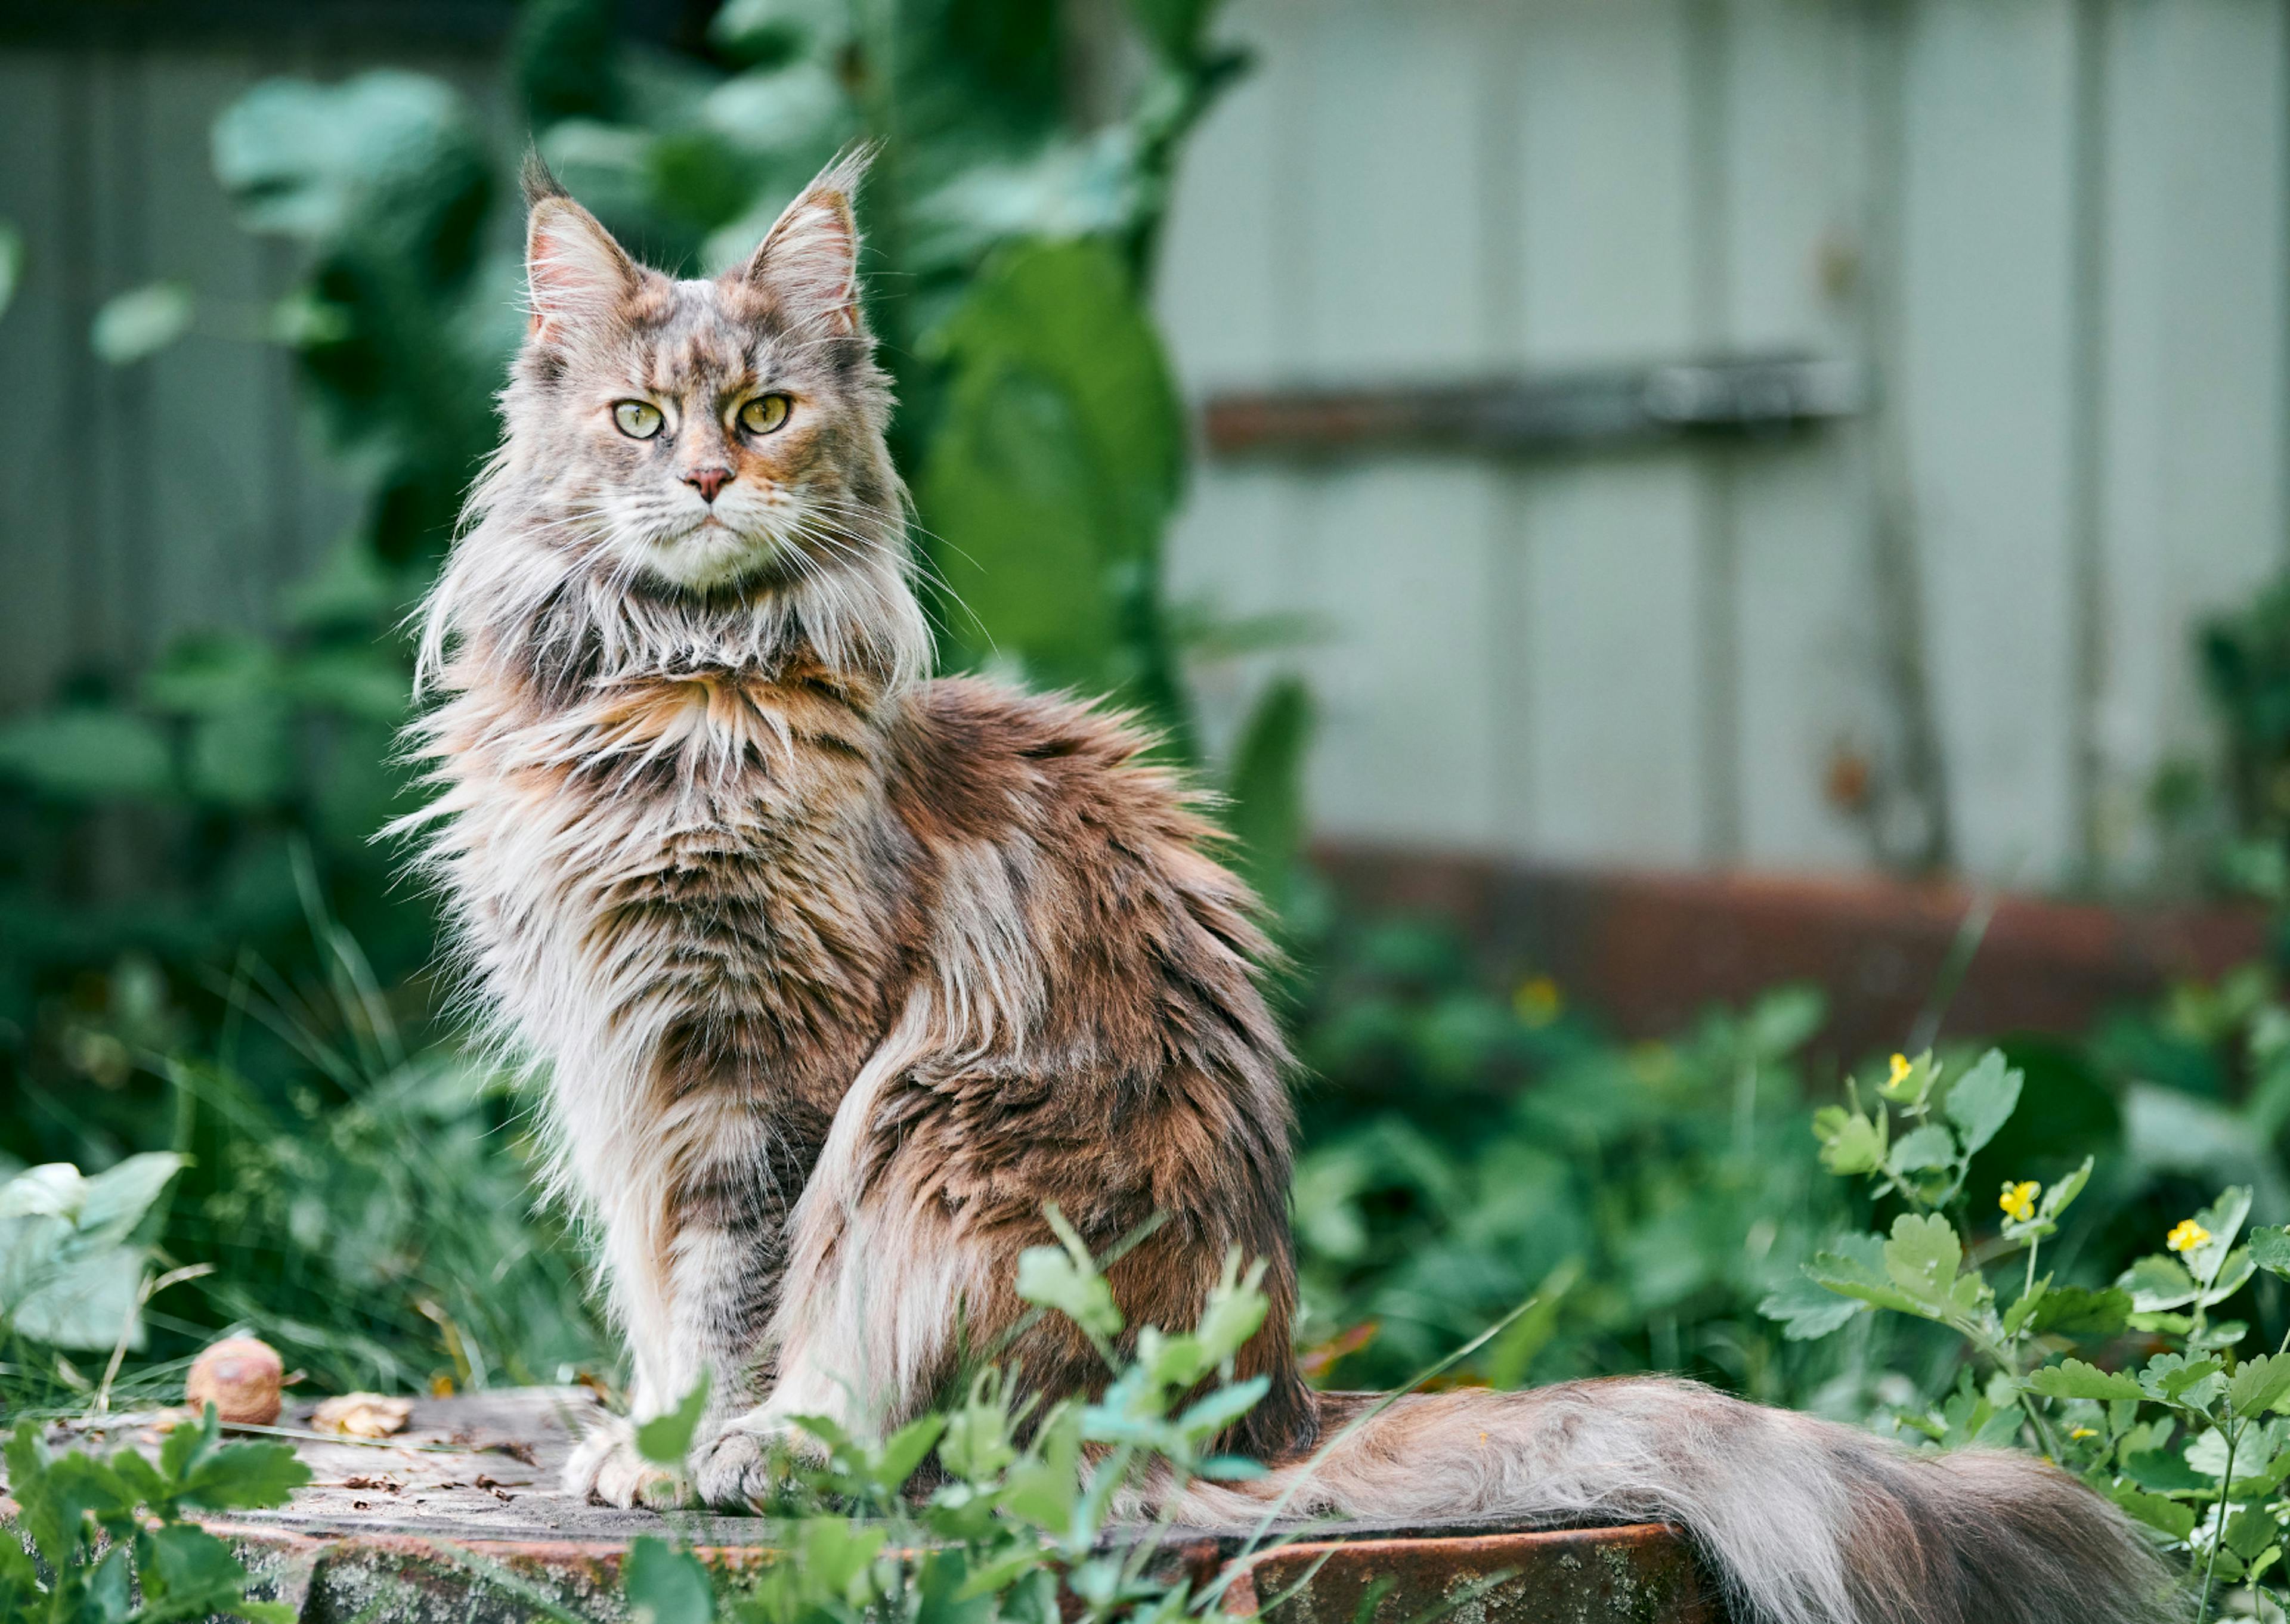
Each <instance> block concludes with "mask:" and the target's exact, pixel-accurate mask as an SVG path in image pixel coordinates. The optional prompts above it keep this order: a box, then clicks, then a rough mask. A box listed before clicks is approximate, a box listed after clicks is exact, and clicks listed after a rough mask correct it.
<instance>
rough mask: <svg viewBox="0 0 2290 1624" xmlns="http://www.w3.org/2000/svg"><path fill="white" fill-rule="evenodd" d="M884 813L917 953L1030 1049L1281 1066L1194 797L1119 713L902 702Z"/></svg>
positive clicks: (991, 691) (955, 690)
mask: <svg viewBox="0 0 2290 1624" xmlns="http://www.w3.org/2000/svg"><path fill="white" fill-rule="evenodd" d="M888 743H889V746H890V748H889V749H888V751H887V756H888V758H889V762H890V774H889V777H888V780H887V781H886V784H885V788H886V791H887V796H886V798H887V801H888V803H889V805H890V807H891V809H892V810H893V814H894V815H895V816H896V817H897V819H898V820H899V821H900V822H901V825H902V827H903V829H904V831H905V833H906V835H907V836H908V838H909V840H911V841H912V843H913V846H914V849H915V850H916V851H917V854H918V856H919V859H920V861H919V863H918V865H917V876H918V878H919V879H920V881H921V884H922V890H923V892H924V893H925V894H924V895H923V896H922V897H921V898H920V899H919V900H921V902H922V904H923V909H924V912H925V916H928V917H930V918H932V919H933V921H934V928H933V938H934V940H933V946H932V948H930V949H929V952H928V956H929V957H931V958H934V959H937V960H938V961H939V962H940V963H941V964H942V965H945V966H947V969H946V971H945V972H944V975H945V979H947V980H949V981H952V982H957V983H959V982H961V981H963V980H970V979H973V978H972V977H970V976H965V975H964V974H963V973H961V972H960V971H959V970H957V968H956V966H957V964H961V963H963V962H964V961H967V963H968V964H970V965H973V966H975V967H976V970H977V971H978V972H989V971H990V973H991V977H992V979H993V980H994V981H995V982H996V983H997V985H999V986H1002V987H1004V988H1023V989H1025V990H1024V992H1023V993H1013V994H1012V995H1011V996H1010V1002H1011V1003H1013V1004H1017V1005H1022V1006H1024V1007H1025V1013H1024V1014H1022V1015H1021V1013H1020V1012H1019V1010H1017V1009H1015V1008H1013V1009H1011V1010H1009V1011H1008V1013H1009V1014H1010V1015H1011V1016H1013V1018H1015V1019H1017V1020H1019V1023H1020V1024H1021V1025H1022V1026H1026V1027H1029V1028H1031V1030H1032V1032H1033V1035H1034V1036H1033V1039H1032V1046H1036V1047H1038V1048H1040V1049H1043V1050H1045V1051H1048V1052H1054V1051H1058V1050H1061V1049H1063V1050H1065V1051H1066V1052H1069V1053H1070V1054H1075V1055H1080V1054H1084V1053H1086V1054H1090V1055H1093V1056H1097V1057H1100V1058H1101V1059H1104V1060H1112V1057H1124V1058H1123V1059H1121V1060H1117V1061H1114V1062H1113V1063H1114V1065H1115V1068H1116V1069H1117V1070H1125V1069H1127V1068H1128V1067H1130V1066H1132V1065H1133V1066H1136V1067H1139V1068H1141V1069H1143V1070H1148V1071H1150V1070H1157V1069H1160V1068H1166V1067H1168V1066H1170V1065H1172V1064H1175V1065H1179V1066H1187V1067H1190V1068H1200V1069H1204V1070H1206V1071H1210V1072H1213V1073H1221V1074H1225V1075H1228V1076H1229V1075H1233V1074H1235V1073H1238V1074H1241V1075H1245V1076H1249V1077H1251V1078H1252V1080H1254V1081H1256V1082H1258V1083H1259V1084H1269V1083H1270V1081H1271V1079H1272V1076H1273V1074H1274V1073H1276V1072H1277V1069H1278V1068H1279V1066H1280V1065H1281V1063H1282V1060H1281V1057H1282V1055H1283V1050H1282V1047H1281V1044H1280V1039H1279V1036H1278V1034H1277V1028H1276V1027H1275V1026H1274V1024H1273V1022H1272V1021H1271V1020H1270V1018H1269V1014H1268V1013H1267V1012H1266V1010H1265V1007H1264V1004H1263V1000H1262V997H1261V994H1260V992H1259V990H1258V988H1257V985H1256V969H1255V966H1256V965H1257V964H1259V963H1261V961H1262V960H1263V958H1264V957H1265V956H1266V955H1267V954H1268V952H1269V944H1268V943H1267V941H1266V940H1265V939H1264V937H1263V935H1262V934H1261V932H1260V931H1259V929H1258V927H1257V924H1256V919H1257V915H1258V911H1259V910H1258V908H1257V904H1256V900H1255V899H1254V898H1253V896H1252V895H1251V893H1250V892H1249V891H1248V888H1247V886H1246V885H1245V884H1243V883H1242V881H1241V880H1240V879H1239V878H1238V877H1237V876H1235V875H1234V874H1233V873H1232V872H1231V871H1230V870H1229V869H1228V868H1225V867H1224V866H1223V865H1222V864H1221V863H1220V862H1218V861H1217V860H1216V858H1215V855H1214V852H1215V848H1216V845H1217V843H1218V841H1219V838H1220V837H1219V836H1218V833H1217V830H1216V828H1215V825H1214V824H1213V822H1212V821H1211V820H1209V818H1208V817H1207V816H1206V809H1205V805H1204V801H1205V797H1204V796H1201V795H1200V794H1199V793H1198V792H1197V791H1196V790H1195V789H1193V788H1191V787H1190V786H1189V784H1188V783H1187V781H1186V780H1185V778H1184V776H1183V774H1182V773H1181V772H1180V771H1178V770H1177V769H1175V768H1173V767H1172V766H1171V765H1169V764H1166V763H1165V762H1163V761H1161V760H1159V759H1157V758H1156V757H1155V756H1153V755H1152V754H1151V751H1152V746H1153V740H1152V737H1151V735H1150V734H1149V733H1148V732H1145V731H1144V730H1143V729H1142V728H1141V727H1140V726H1138V725H1137V724H1136V723H1135V722H1134V721H1133V719H1131V718H1129V717H1127V716H1123V715H1122V714H1120V713H1119V712H1117V711H1114V710H1111V709H1109V708H1104V707H1101V706H1096V705H1090V704H1085V703H1080V702H1077V701H1075V700H1070V699H1068V698H1064V697H1061V696H1057V695H1044V694H1034V693H1027V692H1021V691H1020V690H1018V689H1015V688H1012V687H1009V686H1006V685H1005V684H999V683H996V682H992V681H988V680H985V679H981V678H977V677H946V678H941V679H939V680H936V681H933V682H928V683H924V684H918V685H917V687H916V688H914V689H913V690H911V691H909V694H908V695H907V697H906V700H905V703H904V705H903V707H902V711H901V716H900V717H899V719H898V720H897V722H896V723H895V724H893V726H892V727H891V729H890V730H889V735H888Z"/></svg>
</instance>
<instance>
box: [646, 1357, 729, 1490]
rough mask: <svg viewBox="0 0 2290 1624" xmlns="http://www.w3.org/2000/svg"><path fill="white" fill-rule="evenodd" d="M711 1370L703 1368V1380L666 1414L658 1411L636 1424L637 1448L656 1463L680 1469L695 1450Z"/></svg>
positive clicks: (705, 1403)
mask: <svg viewBox="0 0 2290 1624" xmlns="http://www.w3.org/2000/svg"><path fill="white" fill-rule="evenodd" d="M711 1374H712V1372H709V1371H706V1370H702V1371H701V1372H700V1380H697V1381H695V1382H693V1384H692V1390H691V1391H690V1392H689V1393H686V1394H685V1396H684V1399H683V1402H682V1403H680V1404H677V1406H676V1408H675V1409H673V1410H670V1411H669V1412H667V1413H666V1414H664V1415H656V1416H654V1417H653V1419H652V1420H648V1421H640V1422H638V1423H637V1453H638V1454H640V1455H642V1456H643V1457H644V1458H645V1460H649V1461H651V1462H652V1463H653V1465H654V1466H664V1467H669V1468H674V1469H677V1470H681V1469H682V1468H683V1466H684V1458H685V1456H686V1455H688V1454H690V1453H691V1452H692V1439H693V1435H694V1434H696V1433H697V1432H698V1431H699V1430H700V1418H701V1416H702V1415H705V1414H706V1413H707V1412H708V1390H709V1387H710V1385H711V1383H710V1380H709V1378H710V1376H711Z"/></svg>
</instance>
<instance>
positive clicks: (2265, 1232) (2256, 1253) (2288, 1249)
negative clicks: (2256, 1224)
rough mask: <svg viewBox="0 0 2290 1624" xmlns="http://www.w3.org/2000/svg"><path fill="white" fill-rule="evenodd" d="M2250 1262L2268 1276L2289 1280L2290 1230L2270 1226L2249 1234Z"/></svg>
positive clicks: (2254, 1230)
mask: <svg viewBox="0 0 2290 1624" xmlns="http://www.w3.org/2000/svg"><path fill="white" fill-rule="evenodd" d="M2250 1257H2251V1261H2252V1262H2254V1263H2255V1264H2257V1265H2258V1267H2259V1268H2262V1269H2264V1270H2265V1271H2266V1272H2267V1273H2268V1274H2270V1275H2278V1276H2281V1277H2282V1278H2283V1279H2285V1280H2290V1228H2273V1227H2271V1226H2269V1227H2265V1228H2255V1229H2253V1230H2252V1231H2251V1232H2250Z"/></svg>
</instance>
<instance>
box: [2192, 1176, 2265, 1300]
mask: <svg viewBox="0 0 2290 1624" xmlns="http://www.w3.org/2000/svg"><path fill="white" fill-rule="evenodd" d="M2249 1215H2250V1191H2249V1190H2248V1189H2247V1188H2245V1187H2243V1186H2241V1185H2238V1184H2230V1185H2229V1186H2228V1187H2227V1188H2225V1189H2223V1190H2221V1191H2220V1192H2219V1198H2218V1199H2217V1200H2216V1201H2214V1202H2213V1203H2211V1204H2210V1205H2208V1206H2206V1207H2205V1208H2204V1209H2203V1210H2202V1211H2201V1212H2198V1213H2196V1214H2195V1221H2196V1222H2197V1223H2198V1224H2200V1225H2201V1226H2202V1227H2203V1228H2205V1229H2206V1230H2207V1231H2209V1236H2208V1238H2206V1239H2205V1240H2204V1241H2202V1242H2201V1243H2199V1244H2197V1245H2194V1246H2191V1247H2190V1248H2188V1250H2187V1251H2186V1252H2184V1253H2183V1254H2182V1256H2183V1257H2184V1259H2185V1260H2186V1265H2187V1272H2188V1273H2189V1274H2190V1275H2192V1276H2194V1277H2195V1278H2196V1279H2197V1280H2198V1281H2200V1282H2202V1283H2203V1284H2204V1285H2205V1286H2206V1287H2209V1286H2211V1285H2212V1284H2214V1282H2215V1281H2216V1280H2217V1279H2218V1278H2219V1276H2220V1274H2221V1272H2222V1269H2223V1268H2224V1267H2225V1264H2226V1261H2227V1258H2228V1255H2229V1254H2230V1253H2231V1252H2233V1251H2234V1244H2235V1242H2236V1241H2237V1240H2238V1239H2239V1238H2240V1236H2241V1234H2242V1220H2244V1219H2245V1218H2246V1217H2248V1216H2249Z"/></svg>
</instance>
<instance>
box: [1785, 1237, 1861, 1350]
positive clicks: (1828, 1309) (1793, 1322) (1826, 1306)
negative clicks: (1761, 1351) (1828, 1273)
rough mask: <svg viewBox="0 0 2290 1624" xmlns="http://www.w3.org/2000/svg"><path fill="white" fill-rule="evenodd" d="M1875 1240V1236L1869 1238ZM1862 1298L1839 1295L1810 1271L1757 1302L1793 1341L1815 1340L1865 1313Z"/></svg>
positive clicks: (1786, 1337) (1833, 1288) (1786, 1336)
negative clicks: (1857, 1315)
mask: <svg viewBox="0 0 2290 1624" xmlns="http://www.w3.org/2000/svg"><path fill="white" fill-rule="evenodd" d="M1868 1238H1869V1239H1870V1241H1872V1242H1874V1241H1875V1240H1876V1237H1875V1236H1869V1237H1868ZM1876 1250H1877V1252H1878V1261H1877V1262H1876V1264H1875V1267H1877V1268H1882V1267H1883V1263H1882V1255H1883V1248H1882V1245H1881V1244H1878V1246H1877V1248H1876ZM1868 1309H1869V1303H1868V1301H1867V1300H1865V1299H1862V1298H1859V1297H1854V1296H1846V1295H1842V1294H1840V1293H1839V1292H1838V1290H1837V1288H1835V1287H1833V1286H1830V1285H1828V1284H1824V1283H1823V1282H1822V1281H1821V1280H1819V1279H1816V1278H1814V1276H1812V1275H1811V1274H1809V1273H1806V1272H1803V1271H1801V1272H1800V1273H1799V1274H1798V1277H1797V1278H1795V1279H1793V1280H1790V1281H1788V1282H1787V1283H1785V1284H1782V1286H1781V1288H1780V1289H1779V1290H1777V1291H1774V1292H1767V1293H1766V1297H1765V1299H1764V1300H1762V1301H1761V1302H1759V1303H1758V1313H1760V1314H1762V1315H1764V1316H1766V1318H1767V1319H1770V1320H1776V1321H1778V1322H1780V1324H1781V1327H1782V1336H1783V1337H1784V1338H1785V1339H1786V1340H1790V1341H1792V1342H1814V1341H1818V1340H1821V1339H1822V1337H1825V1336H1828V1335H1830V1334H1831V1333H1832V1332H1837V1331H1838V1330H1841V1329H1843V1327H1844V1325H1845V1324H1846V1321H1848V1320H1850V1319H1851V1318H1852V1317H1853V1316H1854V1315H1856V1314H1865V1313H1867V1312H1868Z"/></svg>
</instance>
